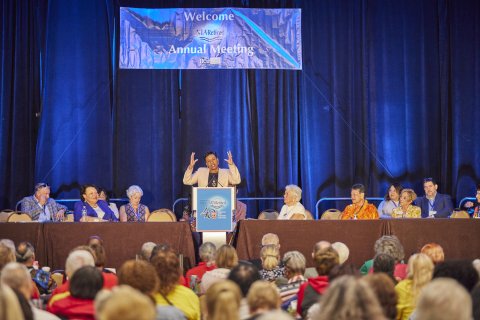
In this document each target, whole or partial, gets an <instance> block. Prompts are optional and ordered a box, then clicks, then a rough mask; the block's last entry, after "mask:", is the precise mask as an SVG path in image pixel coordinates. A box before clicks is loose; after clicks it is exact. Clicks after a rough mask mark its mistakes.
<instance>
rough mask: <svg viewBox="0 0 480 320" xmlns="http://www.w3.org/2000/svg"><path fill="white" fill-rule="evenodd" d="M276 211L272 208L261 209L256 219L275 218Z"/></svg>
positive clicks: (276, 215) (276, 217)
mask: <svg viewBox="0 0 480 320" xmlns="http://www.w3.org/2000/svg"><path fill="white" fill-rule="evenodd" d="M277 219H278V212H277V211H275V210H272V209H267V210H263V211H262V212H260V214H259V215H258V220H277Z"/></svg>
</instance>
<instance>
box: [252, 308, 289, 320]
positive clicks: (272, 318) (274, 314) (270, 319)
mask: <svg viewBox="0 0 480 320" xmlns="http://www.w3.org/2000/svg"><path fill="white" fill-rule="evenodd" d="M293 319H294V318H292V316H290V314H288V313H287V312H285V311H282V310H271V311H267V312H265V313H263V314H261V315H260V316H259V317H258V320H293Z"/></svg>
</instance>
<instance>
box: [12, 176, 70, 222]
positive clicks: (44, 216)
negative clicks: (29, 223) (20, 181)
mask: <svg viewBox="0 0 480 320" xmlns="http://www.w3.org/2000/svg"><path fill="white" fill-rule="evenodd" d="M20 211H22V212H26V213H28V215H29V216H30V217H32V220H33V221H38V222H47V221H63V219H64V217H65V212H66V211H67V207H65V206H64V205H61V204H59V203H57V202H56V201H55V200H53V199H52V198H50V186H49V185H48V184H46V183H43V182H41V183H37V184H36V185H35V188H34V194H33V196H29V197H25V198H23V199H22V200H21V201H20Z"/></svg>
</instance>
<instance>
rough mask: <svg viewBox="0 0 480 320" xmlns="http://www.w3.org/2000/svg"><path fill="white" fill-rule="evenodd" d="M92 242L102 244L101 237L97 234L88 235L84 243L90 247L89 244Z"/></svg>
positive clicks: (92, 243)
mask: <svg viewBox="0 0 480 320" xmlns="http://www.w3.org/2000/svg"><path fill="white" fill-rule="evenodd" d="M94 244H98V245H101V246H103V239H102V238H101V237H100V236H97V235H93V236H90V237H88V240H87V243H86V245H87V246H89V247H90V246H91V245H94Z"/></svg>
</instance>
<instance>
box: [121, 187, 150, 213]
mask: <svg viewBox="0 0 480 320" xmlns="http://www.w3.org/2000/svg"><path fill="white" fill-rule="evenodd" d="M142 196H143V190H142V188H140V187H139V186H136V185H133V186H130V187H129V188H128V189H127V197H128V200H129V202H128V203H127V204H125V205H123V206H121V207H120V221H122V222H127V221H128V222H145V221H148V217H150V210H149V209H148V207H147V206H146V205H144V204H141V203H140V200H141V199H142Z"/></svg>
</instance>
